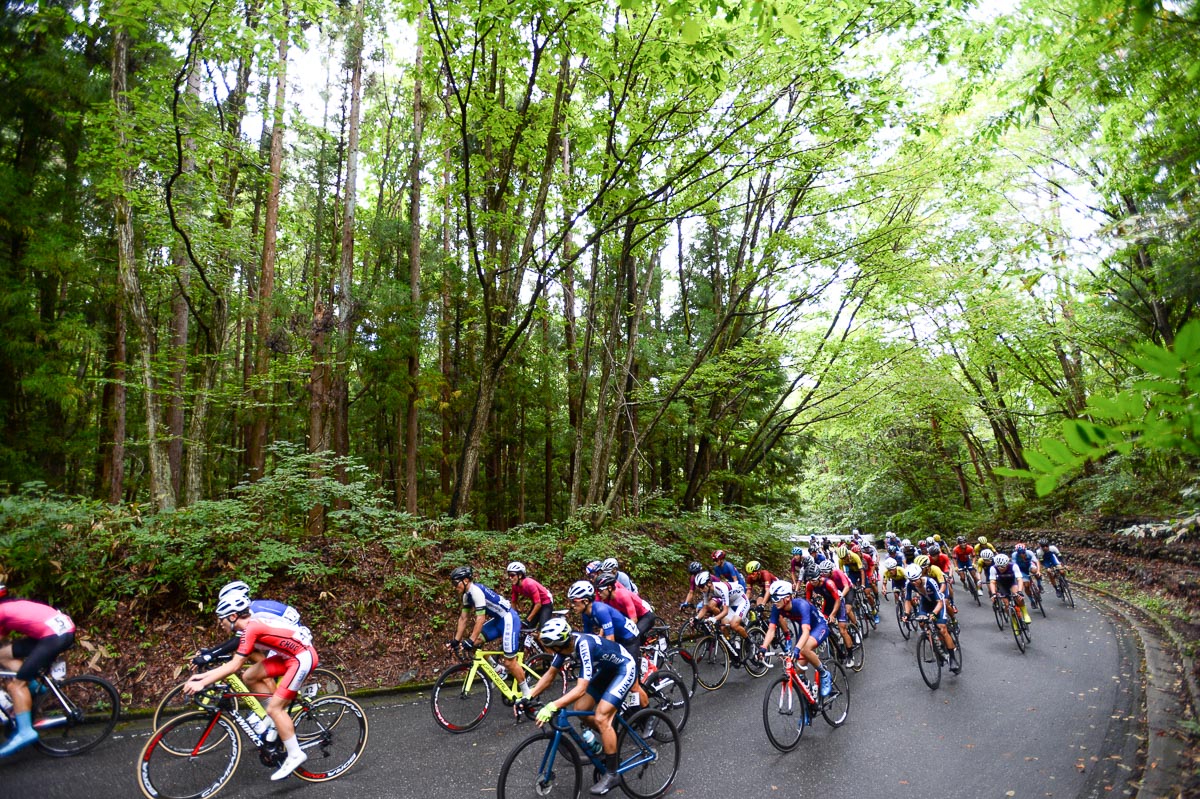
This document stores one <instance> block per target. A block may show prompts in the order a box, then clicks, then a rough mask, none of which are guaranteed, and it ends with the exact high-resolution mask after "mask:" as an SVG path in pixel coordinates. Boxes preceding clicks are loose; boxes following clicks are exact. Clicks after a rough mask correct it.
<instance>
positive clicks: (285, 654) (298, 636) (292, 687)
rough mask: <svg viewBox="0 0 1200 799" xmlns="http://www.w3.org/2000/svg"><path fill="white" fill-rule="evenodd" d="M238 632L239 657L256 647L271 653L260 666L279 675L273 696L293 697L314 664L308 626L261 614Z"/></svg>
mask: <svg viewBox="0 0 1200 799" xmlns="http://www.w3.org/2000/svg"><path fill="white" fill-rule="evenodd" d="M241 632H242V640H241V642H240V643H239V644H238V648H237V653H238V654H239V655H241V656H242V657H246V656H247V655H249V654H250V653H251V652H252V651H253V650H255V649H258V650H260V651H264V652H270V653H272V654H271V656H270V657H268V658H267V659H266V660H264V661H263V668H264V670H265V671H266V673H267V674H268V675H270V676H272V677H278V678H281V679H280V680H279V682H278V683H277V687H276V689H275V696H278V697H280V698H281V699H284V700H288V701H290V700H292V699H295V698H296V693H297V692H298V691H299V690H300V685H301V684H302V683H303V682H304V680H305V678H307V677H308V675H309V672H311V671H312V670H313V669H314V668H316V666H317V650H315V649H313V646H312V636H311V635H310V634H309V632H308V628H307V627H301V626H299V625H297V624H291V623H289V622H287V621H285V620H284V619H283V618H282V617H279V616H268V615H266V614H263V615H260V616H251V617H250V620H249V621H248V622H247V623H246V626H245V627H243V628H242V631H241Z"/></svg>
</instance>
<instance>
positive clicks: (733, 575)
mask: <svg viewBox="0 0 1200 799" xmlns="http://www.w3.org/2000/svg"><path fill="white" fill-rule="evenodd" d="M712 576H713V579H714V580H716V579H721V580H728V581H730V582H734V581H736V582H737V584H738V585H740V586H741V587H742V589H743V590H744V589H745V588H746V578H745V577H743V576H742V573H741V572H739V571H738V570H737V566H734V565H733V564H732V563H730V562H729V561H725V562H723V563H721V564H719V565H717V566H716V567H715V568H713V570H712Z"/></svg>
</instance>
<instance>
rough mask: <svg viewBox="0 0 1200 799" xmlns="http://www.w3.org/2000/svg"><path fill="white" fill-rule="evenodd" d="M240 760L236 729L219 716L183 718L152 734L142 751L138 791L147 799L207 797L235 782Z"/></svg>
mask: <svg viewBox="0 0 1200 799" xmlns="http://www.w3.org/2000/svg"><path fill="white" fill-rule="evenodd" d="M181 752H184V753H187V754H186V755H183V754H180V753H181ZM241 758H242V745H241V739H240V738H239V737H238V734H237V728H236V727H234V725H233V722H231V721H230V720H229V719H228V718H226V717H225V715H224V714H223V713H215V714H214V713H209V712H208V711H204V710H195V711H192V712H191V713H184V714H183V715H180V716H176V717H175V718H173V719H171V720H169V721H168V722H167V723H166V724H164V725H163V726H161V727H159V728H158V729H157V730H155V731H154V733H153V734H152V735H151V736H150V740H149V741H147V742H146V745H145V746H144V747H143V748H142V753H141V755H140V756H139V757H138V761H137V772H138V787H139V788H141V789H142V794H143V795H145V796H146V797H148V799H199V798H200V797H210V796H212V795H213V794H215V793H216V792H217V791H219V790H221V788H223V787H224V786H225V784H226V783H227V782H229V780H230V779H231V778H232V777H233V772H234V771H235V770H237V767H238V762H239V761H240V760H241Z"/></svg>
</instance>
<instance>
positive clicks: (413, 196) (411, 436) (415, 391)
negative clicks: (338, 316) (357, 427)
mask: <svg viewBox="0 0 1200 799" xmlns="http://www.w3.org/2000/svg"><path fill="white" fill-rule="evenodd" d="M424 18H425V13H424V11H421V12H419V13H418V14H417V53H416V59H415V63H414V66H413V75H414V76H415V77H414V80H413V156H412V161H411V163H410V164H409V168H408V181H409V193H410V194H409V212H408V220H409V240H408V281H409V289H410V291H411V294H412V297H411V299H412V313H413V315H414V317H415V318H416V319H418V320H419V319H421V318H422V316H423V314H422V313H421V138H422V136H423V135H424V131H425V110H424V107H423V105H422V100H421V67H422V61H423V59H424V55H425V51H424V47H423V45H422V40H421V27H422V21H423V20H424ZM419 327H420V326H419V325H414V329H418V330H419ZM411 346H412V349H411V350H410V351H409V354H408V406H407V409H406V414H405V417H406V421H407V424H406V425H405V435H404V489H405V490H404V507H405V510H407V511H408V512H409V513H411V514H414V515H415V514H416V512H417V446H418V441H417V433H418V429H417V400H419V399H420V390H419V388H420V387H419V386H418V385H417V378H418V376H419V375H420V368H421V361H420V357H421V336H420V333H419V332H417V333H415V334H414V335H413V337H412V345H411Z"/></svg>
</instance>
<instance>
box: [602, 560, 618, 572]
mask: <svg viewBox="0 0 1200 799" xmlns="http://www.w3.org/2000/svg"><path fill="white" fill-rule="evenodd" d="M619 568H621V567H620V566H619V565H618V564H617V559H616V558H605V559H604V562H603V563H601V564H600V571H602V572H615V571H616V570H617V569H619Z"/></svg>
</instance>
